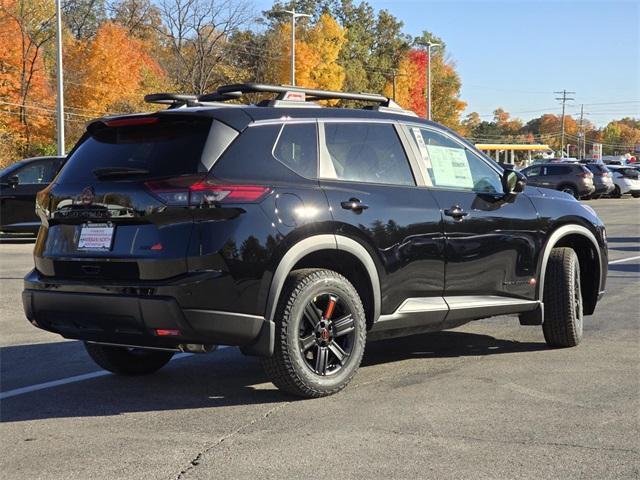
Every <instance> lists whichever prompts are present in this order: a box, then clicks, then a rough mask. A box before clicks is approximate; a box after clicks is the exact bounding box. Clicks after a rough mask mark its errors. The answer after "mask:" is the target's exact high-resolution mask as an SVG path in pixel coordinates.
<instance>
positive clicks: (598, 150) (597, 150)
mask: <svg viewBox="0 0 640 480" xmlns="http://www.w3.org/2000/svg"><path fill="white" fill-rule="evenodd" d="M591 158H593V159H594V160H602V144H601V143H594V144H593V150H591Z"/></svg>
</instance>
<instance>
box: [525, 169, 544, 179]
mask: <svg viewBox="0 0 640 480" xmlns="http://www.w3.org/2000/svg"><path fill="white" fill-rule="evenodd" d="M540 170H542V167H531V168H527V169H526V170H525V171H524V172H523V173H524V174H525V175H526V176H527V177H537V176H539V175H540Z"/></svg>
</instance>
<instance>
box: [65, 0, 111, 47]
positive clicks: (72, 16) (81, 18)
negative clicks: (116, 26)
mask: <svg viewBox="0 0 640 480" xmlns="http://www.w3.org/2000/svg"><path fill="white" fill-rule="evenodd" d="M62 18H63V19H64V22H65V24H66V25H67V28H68V29H69V31H70V32H71V34H72V35H73V36H74V37H75V38H77V39H86V38H91V37H92V36H93V35H95V33H96V31H97V30H98V28H99V27H100V24H101V23H102V22H103V21H105V20H106V10H105V4H104V0H65V1H64V2H62Z"/></svg>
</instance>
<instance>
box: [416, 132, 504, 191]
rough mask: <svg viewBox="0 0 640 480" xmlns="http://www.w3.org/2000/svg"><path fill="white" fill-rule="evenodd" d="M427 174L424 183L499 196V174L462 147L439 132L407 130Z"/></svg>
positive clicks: (500, 186)
mask: <svg viewBox="0 0 640 480" xmlns="http://www.w3.org/2000/svg"><path fill="white" fill-rule="evenodd" d="M410 130H411V133H412V135H413V138H414V139H415V141H416V143H417V144H418V149H419V150H420V158H421V160H422V162H423V164H424V166H425V169H426V171H427V174H428V177H427V183H428V184H429V185H430V186H432V187H435V188H453V189H459V190H469V191H474V192H478V193H502V182H501V179H500V175H499V174H498V172H497V171H496V170H494V169H493V168H491V167H490V166H489V165H488V164H487V163H486V162H485V161H484V160H483V159H481V158H480V157H479V156H478V155H476V154H475V153H474V152H473V151H471V150H470V149H468V148H466V147H465V146H463V145H462V144H460V143H458V142H455V141H454V140H452V139H450V138H449V137H447V136H445V135H442V134H440V133H437V132H434V131H433V130H428V129H424V128H418V127H410Z"/></svg>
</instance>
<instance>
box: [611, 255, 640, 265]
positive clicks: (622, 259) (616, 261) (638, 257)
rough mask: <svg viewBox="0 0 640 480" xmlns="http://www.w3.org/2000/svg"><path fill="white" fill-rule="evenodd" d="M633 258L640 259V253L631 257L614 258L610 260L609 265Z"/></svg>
mask: <svg viewBox="0 0 640 480" xmlns="http://www.w3.org/2000/svg"><path fill="white" fill-rule="evenodd" d="M631 260H640V255H638V256H635V257H629V258H621V259H619V260H613V261H611V262H609V265H613V264H614V263H622V262H630V261H631Z"/></svg>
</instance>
